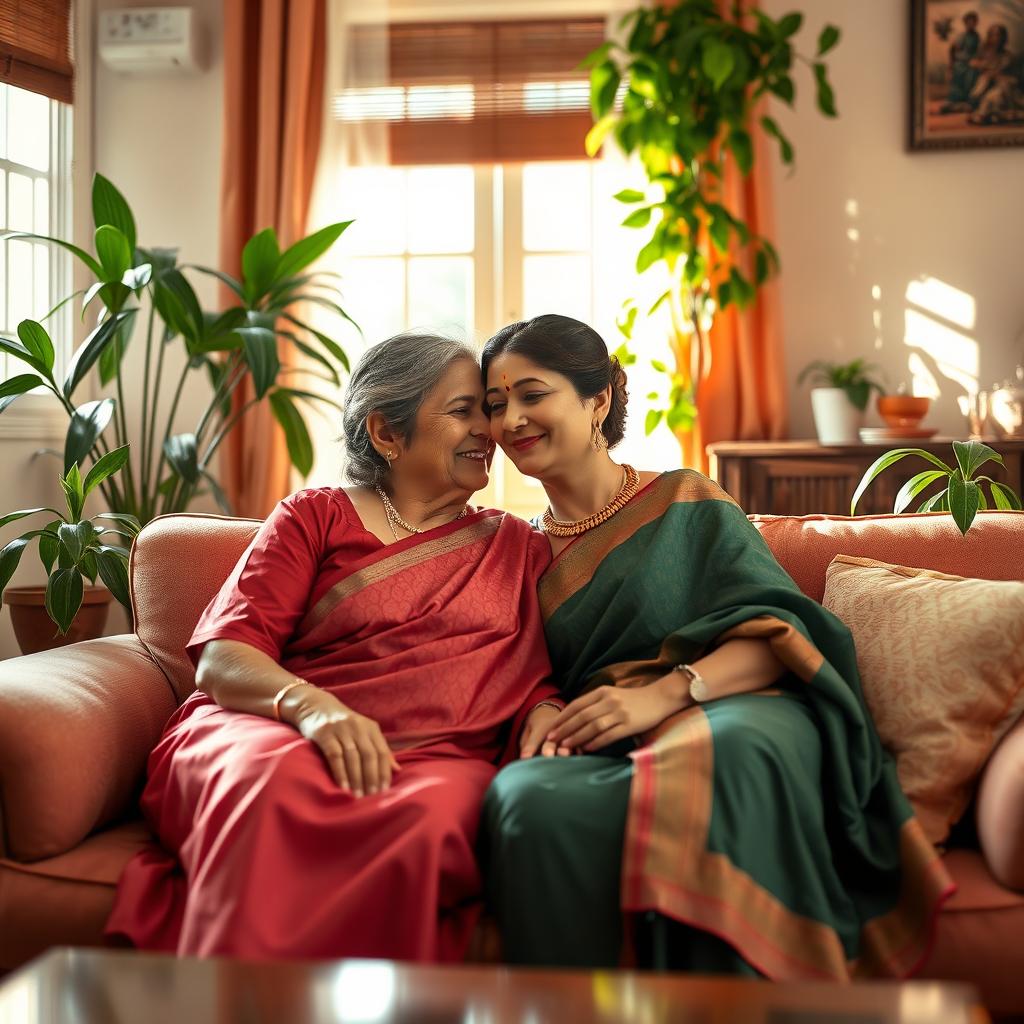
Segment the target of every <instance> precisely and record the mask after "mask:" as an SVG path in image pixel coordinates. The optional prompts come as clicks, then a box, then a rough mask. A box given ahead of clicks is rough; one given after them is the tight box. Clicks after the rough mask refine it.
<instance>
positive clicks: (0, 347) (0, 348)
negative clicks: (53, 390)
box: [0, 337, 50, 377]
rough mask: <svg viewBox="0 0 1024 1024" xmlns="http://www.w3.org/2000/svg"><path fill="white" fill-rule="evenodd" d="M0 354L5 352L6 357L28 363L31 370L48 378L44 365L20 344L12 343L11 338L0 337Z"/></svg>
mask: <svg viewBox="0 0 1024 1024" xmlns="http://www.w3.org/2000/svg"><path fill="white" fill-rule="evenodd" d="M0 352H6V353H7V354H8V355H12V356H14V357H15V358H16V359H20V360H21V361H22V362H23V363H28V365H29V366H31V367H32V369H33V370H35V371H36V372H37V373H39V374H41V375H42V376H43V377H49V376H50V371H49V370H48V369H47V368H46V363H44V362H43V361H42V360H41V359H39V358H38V357H36V356H34V355H33V354H32V353H31V352H29V350H28V349H27V348H25V346H24V345H22V344H21V343H20V342H17V341H14V339H13V338H4V337H0Z"/></svg>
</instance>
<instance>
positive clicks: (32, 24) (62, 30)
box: [0, 0, 74, 103]
mask: <svg viewBox="0 0 1024 1024" xmlns="http://www.w3.org/2000/svg"><path fill="white" fill-rule="evenodd" d="M70 20H71V2H70V0H0V82H6V83H7V84H8V85H16V86H18V87H19V88H22V89H28V90H30V91H31V92H37V93H41V94H42V95H44V96H49V97H50V99H54V100H60V101H61V102H63V103H70V102H71V93H72V85H73V82H74V70H73V68H72V66H71V55H70V45H69V41H70V33H69V30H70Z"/></svg>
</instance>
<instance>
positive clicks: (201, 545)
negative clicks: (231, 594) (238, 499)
mask: <svg viewBox="0 0 1024 1024" xmlns="http://www.w3.org/2000/svg"><path fill="white" fill-rule="evenodd" d="M259 527H260V520H258V519H230V518H227V517H225V516H211V515H199V514H194V513H183V514H181V515H172V516H160V517H159V518H158V519H154V520H153V521H152V522H151V523H150V524H149V525H148V526H146V528H145V529H144V530H143V531H142V533H140V534H139V536H138V539H137V540H136V541H135V546H134V547H133V548H132V557H131V564H130V566H129V573H130V578H131V588H132V608H133V609H134V611H135V632H136V633H137V634H138V637H139V639H140V640H141V641H142V642H143V643H144V644H145V645H146V647H147V648H148V649H149V652H150V654H151V655H152V656H153V660H154V661H155V662H156V663H157V664H158V665H159V666H160V668H161V669H162V670H163V672H164V674H165V675H166V676H167V678H168V680H169V681H170V683H171V686H172V687H173V689H174V692H175V694H176V695H177V698H178V702H179V703H181V701H183V700H184V699H185V698H186V697H187V696H188V695H189V694H190V693H191V692H192V691H193V689H195V669H194V667H193V665H192V662H191V661H189V659H188V655H186V654H185V645H186V644H187V643H188V641H189V638H190V637H191V636H192V631H193V630H194V629H195V627H196V623H197V622H198V621H199V616H200V615H202V613H203V610H204V609H205V608H206V606H207V605H208V604H209V603H210V601H211V600H212V598H213V596H214V595H215V594H216V593H217V591H218V590H220V588H221V587H222V586H223V584H224V581H225V580H226V579H227V578H228V575H229V574H230V573H231V570H232V569H233V568H234V566H235V563H236V562H237V561H238V559H239V557H240V556H241V554H242V552H243V551H245V549H246V548H247V547H248V546H249V544H250V542H251V541H252V539H253V537H255V536H256V531H257V530H258V529H259Z"/></svg>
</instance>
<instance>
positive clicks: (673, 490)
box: [640, 468, 738, 507]
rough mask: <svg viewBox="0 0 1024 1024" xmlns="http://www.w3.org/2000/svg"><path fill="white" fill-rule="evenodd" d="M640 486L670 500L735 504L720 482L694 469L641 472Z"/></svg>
mask: <svg viewBox="0 0 1024 1024" xmlns="http://www.w3.org/2000/svg"><path fill="white" fill-rule="evenodd" d="M645 478H646V479H645ZM640 487H641V488H642V489H644V490H646V489H648V488H651V489H652V490H653V489H658V490H660V491H662V493H664V494H665V495H666V496H667V497H668V498H669V500H671V501H703V500H711V501H724V502H725V503H726V504H729V505H736V502H735V501H734V500H733V498H732V497H731V496H730V495H729V494H728V493H727V492H726V491H725V490H724V489H723V487H722V485H721V484H719V483H718V482H717V481H715V480H712V479H711V477H709V476H705V475H704V474H703V473H701V472H699V471H698V470H696V469H685V468H681V469H669V470H665V471H663V472H661V473H656V472H641V473H640ZM737 507H738V506H737Z"/></svg>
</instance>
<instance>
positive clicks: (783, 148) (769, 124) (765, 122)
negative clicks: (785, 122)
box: [761, 115, 793, 164]
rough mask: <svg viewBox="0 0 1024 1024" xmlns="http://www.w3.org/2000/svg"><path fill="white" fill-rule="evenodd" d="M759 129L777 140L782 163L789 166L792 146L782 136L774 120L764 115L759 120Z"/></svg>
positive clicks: (791, 160)
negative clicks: (762, 129)
mask: <svg viewBox="0 0 1024 1024" xmlns="http://www.w3.org/2000/svg"><path fill="white" fill-rule="evenodd" d="M761 127H762V128H764V130H765V131H766V132H767V133H768V134H769V135H771V136H773V137H774V138H775V139H777V140H778V143H779V154H780V155H781V157H782V162H783V163H785V164H791V163H792V162H793V146H792V144H791V143H790V141H789V139H787V138H786V136H785V135H783V134H782V129H781V128H780V127H779V125H778V123H777V122H776V121H775V119H774V118H772V117H768V116H767V115H765V116H764V117H762V118H761Z"/></svg>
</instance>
